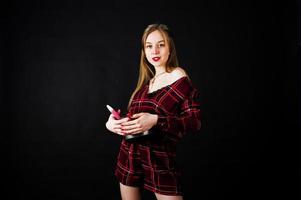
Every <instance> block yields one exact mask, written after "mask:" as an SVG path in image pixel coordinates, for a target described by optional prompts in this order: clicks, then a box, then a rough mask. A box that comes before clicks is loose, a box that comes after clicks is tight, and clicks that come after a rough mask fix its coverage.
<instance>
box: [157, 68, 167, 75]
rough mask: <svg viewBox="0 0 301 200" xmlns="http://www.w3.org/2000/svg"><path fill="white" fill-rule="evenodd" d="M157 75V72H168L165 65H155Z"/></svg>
mask: <svg viewBox="0 0 301 200" xmlns="http://www.w3.org/2000/svg"><path fill="white" fill-rule="evenodd" d="M155 72H156V73H155V76H156V75H157V74H161V73H163V72H166V69H165V67H155Z"/></svg>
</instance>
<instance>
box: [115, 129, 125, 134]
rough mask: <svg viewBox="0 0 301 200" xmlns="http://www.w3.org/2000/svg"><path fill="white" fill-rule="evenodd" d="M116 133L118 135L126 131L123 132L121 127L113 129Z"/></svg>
mask: <svg viewBox="0 0 301 200" xmlns="http://www.w3.org/2000/svg"><path fill="white" fill-rule="evenodd" d="M113 130H114V133H116V134H118V135H124V133H122V130H121V129H113Z"/></svg>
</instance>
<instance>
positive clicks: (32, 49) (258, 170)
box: [1, 0, 300, 200]
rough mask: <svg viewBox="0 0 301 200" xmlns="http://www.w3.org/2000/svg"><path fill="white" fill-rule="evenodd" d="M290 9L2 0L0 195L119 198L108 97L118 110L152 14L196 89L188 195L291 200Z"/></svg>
mask: <svg viewBox="0 0 301 200" xmlns="http://www.w3.org/2000/svg"><path fill="white" fill-rule="evenodd" d="M263 2H264V3H263ZM297 5H298V7H297ZM297 8H300V4H298V3H294V2H291V3H287V2H286V1H285V2H282V3H278V4H277V3H276V2H272V1H258V2H256V1H236V2H234V1H222V0H216V1H202V2H198V4H197V3H196V2H195V3H192V2H189V1H185V2H178V3H176V2H172V1H170V2H169V1H164V2H163V1H162V2H160V1H153V2H149V1H148V2H144V1H136V2H133V1H124V2H123V1H109V2H103V1H95V2H89V1H57V2H56V1H47V2H46V1H45V2H42V1H10V3H8V4H3V5H2V6H1V10H2V12H1V13H2V14H1V75H2V79H1V104H2V105H3V109H2V114H3V116H4V120H2V123H3V126H2V129H1V130H2V131H1V132H2V133H1V136H2V138H1V141H2V144H1V152H2V153H3V156H2V161H3V162H2V164H1V172H2V174H1V175H2V181H1V182H2V184H3V186H2V189H3V193H2V194H3V195H8V196H9V197H10V199H13V198H15V199H25V198H26V199H27V198H28V199H43V200H47V199H91V200H92V199H119V186H118V182H117V180H116V179H115V177H114V175H113V172H114V169H115V162H116V156H117V153H118V149H119V143H120V141H121V138H120V137H118V136H116V135H113V134H110V133H109V132H108V131H107V130H106V129H105V122H106V120H107V117H108V115H109V113H108V111H107V110H106V107H105V105H106V104H110V105H112V106H113V107H116V108H120V109H121V110H122V111H123V113H125V110H126V105H127V102H128V99H129V97H130V95H131V92H132V91H133V89H134V87H135V84H136V81H137V78H138V66H139V56H140V38H141V35H142V31H143V29H144V28H145V27H146V26H147V25H148V24H150V23H154V22H161V23H165V24H167V25H169V26H170V28H171V29H172V30H173V32H174V34H175V42H176V48H177V53H178V56H179V61H180V64H181V66H182V67H183V68H184V69H186V71H187V72H188V74H189V75H190V77H191V79H192V81H193V83H194V85H195V86H196V87H197V88H198V89H199V91H200V94H201V109H202V129H201V130H200V131H199V132H198V133H197V134H187V136H186V137H185V138H184V139H183V140H182V141H181V142H180V143H179V148H178V162H179V165H180V166H181V168H182V170H183V183H184V184H183V187H184V192H185V199H216V198H218V199H235V198H237V199H249V198H250V199H251V198H252V199H253V198H257V197H259V196H260V197H264V198H270V197H272V196H273V197H274V196H275V197H276V196H277V197H280V196H283V197H286V198H289V196H291V195H293V194H295V190H296V189H297V188H299V185H297V184H295V183H294V180H296V179H297V178H296V177H297V176H299V177H300V173H299V168H298V167H297V166H299V165H297V161H298V160H299V159H297V154H296V153H297V152H299V150H297V149H296V147H297V146H298V144H297V142H298V141H300V140H298V139H297V138H298V137H295V136H296V135H297V134H296V133H299V132H300V126H299V127H298V124H299V123H298V122H300V115H299V112H300V100H299V101H298V98H299V94H300V89H299V88H298V87H297V86H298V83H299V78H300V70H299V69H298V67H297V66H298V65H297V61H298V59H297V55H298V54H297V49H298V47H300V46H298V45H297V44H300V41H299V43H297V34H296V33H297V26H296V25H297V17H296V16H297V15H296V13H297V10H298V9H297ZM299 10H300V9H299ZM299 18H300V15H299ZM299 27H300V25H299ZM298 102H299V103H298ZM298 105H299V108H298V107H297V106H298ZM297 128H299V129H297ZM298 181H299V179H298ZM143 195H144V199H154V196H153V194H151V193H150V192H147V191H144V192H143Z"/></svg>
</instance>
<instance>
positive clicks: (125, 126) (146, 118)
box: [121, 112, 158, 134]
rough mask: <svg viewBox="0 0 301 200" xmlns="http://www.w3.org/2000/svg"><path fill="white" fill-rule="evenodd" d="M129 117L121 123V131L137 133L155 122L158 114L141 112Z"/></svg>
mask: <svg viewBox="0 0 301 200" xmlns="http://www.w3.org/2000/svg"><path fill="white" fill-rule="evenodd" d="M131 119H132V120H130V121H128V122H123V123H121V133H123V134H138V133H142V132H144V131H147V130H149V129H151V128H152V127H153V126H154V125H156V124H157V121H158V115H156V114H150V113H143V112H142V113H137V114H134V115H132V117H131Z"/></svg>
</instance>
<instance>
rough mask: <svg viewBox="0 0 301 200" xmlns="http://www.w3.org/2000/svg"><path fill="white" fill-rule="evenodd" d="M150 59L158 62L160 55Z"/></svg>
mask: <svg viewBox="0 0 301 200" xmlns="http://www.w3.org/2000/svg"><path fill="white" fill-rule="evenodd" d="M152 59H153V61H155V62H158V61H159V60H160V57H153V58H152Z"/></svg>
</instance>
